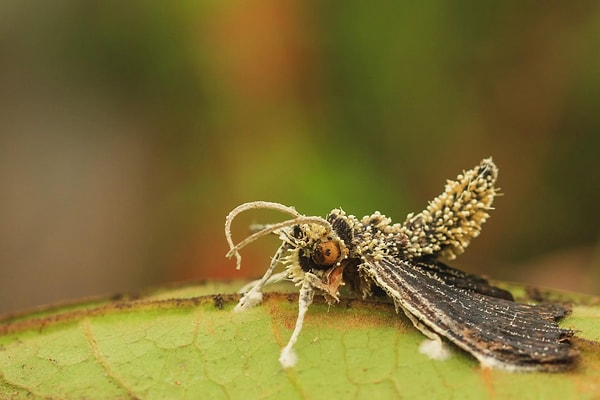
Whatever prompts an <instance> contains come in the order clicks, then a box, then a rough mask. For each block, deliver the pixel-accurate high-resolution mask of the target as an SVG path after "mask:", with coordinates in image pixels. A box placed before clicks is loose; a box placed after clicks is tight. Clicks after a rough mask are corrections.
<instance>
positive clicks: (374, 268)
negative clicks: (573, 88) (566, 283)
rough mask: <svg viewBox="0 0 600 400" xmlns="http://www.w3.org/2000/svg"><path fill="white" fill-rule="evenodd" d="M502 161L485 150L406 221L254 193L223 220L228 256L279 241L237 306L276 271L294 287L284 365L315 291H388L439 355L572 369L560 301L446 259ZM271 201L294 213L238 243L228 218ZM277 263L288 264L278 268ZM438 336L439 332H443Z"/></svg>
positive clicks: (470, 231) (464, 238) (488, 201)
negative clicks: (457, 351) (321, 212)
mask: <svg viewBox="0 0 600 400" xmlns="http://www.w3.org/2000/svg"><path fill="white" fill-rule="evenodd" d="M497 177H498V168H497V167H496V165H495V164H494V162H493V161H492V159H491V158H487V159H484V160H483V161H481V162H480V164H479V165H477V166H475V167H474V168H473V169H471V170H468V171H463V173H462V174H459V175H458V176H457V178H456V179H455V180H448V181H447V183H446V186H445V190H444V192H443V193H442V194H441V195H439V196H438V197H436V198H435V199H433V200H432V201H430V202H429V204H428V205H427V208H426V209H425V210H423V211H421V212H420V213H418V214H414V213H411V214H409V215H408V216H407V217H406V219H405V221H404V222H403V223H392V220H391V219H390V218H388V217H386V216H385V215H382V214H381V213H379V212H375V213H374V214H372V215H368V216H365V217H363V218H361V219H358V218H357V217H355V216H353V215H349V214H346V213H345V212H344V211H342V210H341V209H334V210H332V211H331V212H330V213H329V215H327V217H326V218H321V217H316V216H305V215H302V214H300V213H298V212H297V211H296V210H295V209H294V208H293V207H288V206H285V205H282V204H279V203H272V202H265V201H255V202H251V203H245V204H242V205H240V206H238V207H236V208H235V209H234V210H232V211H231V212H230V213H229V215H228V216H227V218H226V222H225V235H226V238H227V242H228V244H229V248H230V250H229V252H228V254H227V257H234V256H235V257H236V260H237V268H238V269H239V268H240V265H241V256H240V253H239V251H240V250H241V249H242V248H243V247H244V246H246V245H248V244H249V243H251V242H253V241H255V240H256V239H258V238H260V237H262V236H265V235H268V234H276V235H278V237H279V239H280V240H281V245H280V246H279V249H278V250H277V252H276V253H275V255H274V256H273V258H272V261H271V263H270V265H269V267H268V268H267V270H266V272H265V274H264V276H263V277H262V278H261V279H259V280H257V281H255V282H253V283H251V284H250V285H248V286H247V287H245V288H244V289H243V291H242V292H243V293H244V294H243V296H242V297H241V299H240V300H239V303H238V304H237V306H236V307H235V311H243V310H245V309H248V308H250V307H252V306H254V305H256V304H258V303H260V301H261V299H262V293H261V289H262V288H263V287H264V286H265V285H268V284H270V283H272V282H276V281H279V280H282V279H288V280H291V281H293V282H294V283H295V284H296V285H297V286H298V287H299V288H300V293H299V304H298V317H297V320H296V325H295V328H294V331H293V332H292V335H291V337H290V339H289V342H288V343H287V345H286V346H285V347H284V348H283V349H282V351H281V355H280V358H279V361H280V362H281V364H282V366H283V367H284V368H289V367H292V366H294V365H295V363H296V360H297V356H296V354H295V353H294V350H293V346H294V344H295V343H296V340H297V338H298V335H299V334H300V331H301V329H302V325H303V321H304V316H305V315H306V312H307V311H308V308H309V306H310V304H311V303H312V301H313V298H314V295H315V294H320V295H323V296H324V297H325V298H326V300H327V301H328V302H329V303H330V304H333V303H335V302H337V301H339V296H340V293H339V289H340V287H341V286H342V285H348V287H349V288H350V291H351V292H353V293H354V294H356V295H357V296H361V297H362V298H368V297H370V296H374V295H377V294H381V293H383V294H385V295H387V296H389V297H391V299H392V300H393V302H394V304H395V307H396V311H397V312H400V311H402V312H403V313H404V314H405V315H406V316H407V317H408V319H409V320H410V321H411V322H412V323H413V325H414V326H415V328H417V329H418V330H419V331H420V332H421V333H423V335H425V336H426V338H427V339H426V341H425V342H424V343H423V344H422V345H421V348H420V350H421V352H423V353H426V354H428V355H429V356H430V357H432V358H438V359H444V358H446V357H447V356H448V354H449V353H448V350H447V348H446V345H445V344H444V341H447V342H450V343H453V344H454V345H455V346H457V347H459V348H461V349H463V350H465V351H467V352H468V353H470V354H471V355H472V356H473V357H475V358H476V359H477V360H478V361H479V363H480V365H481V366H482V367H491V368H499V369H505V370H511V371H517V370H519V371H533V370H540V371H561V370H566V369H569V368H571V367H572V366H573V365H574V363H575V360H576V359H577V356H578V351H577V350H576V349H575V348H574V347H573V345H572V342H571V338H572V337H573V335H574V331H572V330H569V329H564V328H561V327H559V325H558V322H557V321H559V320H560V319H561V318H562V317H564V316H565V315H566V314H567V313H568V311H567V309H566V308H564V307H563V306H561V305H558V304H523V303H518V302H515V301H514V299H513V296H512V295H511V293H510V292H508V291H506V290H503V289H501V288H498V287H495V286H493V285H491V284H490V283H489V282H488V281H487V280H486V279H484V278H482V277H479V276H476V275H473V274H469V273H466V272H462V271H460V270H457V269H454V268H452V267H450V266H448V265H446V264H445V263H444V262H443V261H442V260H444V261H445V260H453V259H454V258H455V257H456V256H457V255H459V254H461V253H463V252H464V250H465V248H466V247H467V246H468V245H469V243H470V242H471V239H473V238H475V237H477V236H479V234H480V232H481V226H482V224H483V223H485V221H486V220H487V219H488V217H489V214H488V212H489V211H490V210H492V203H493V200H494V198H495V197H496V196H497V195H498V189H497V188H496V187H495V184H496V179H497ZM252 209H272V210H277V211H280V212H282V213H285V214H288V215H290V216H291V218H290V219H288V220H286V221H283V222H280V223H275V224H271V225H261V226H258V227H257V228H256V229H255V232H254V233H253V234H251V235H250V236H248V237H246V238H245V239H244V240H242V241H241V242H239V243H237V244H234V243H233V240H232V236H231V224H232V222H233V220H234V218H235V217H236V216H237V215H239V214H240V213H242V212H245V211H248V210H252ZM279 264H282V265H283V266H284V270H283V271H282V272H279V273H274V271H275V268H276V267H277V266H278V265H279ZM442 338H443V339H444V340H443V339H442Z"/></svg>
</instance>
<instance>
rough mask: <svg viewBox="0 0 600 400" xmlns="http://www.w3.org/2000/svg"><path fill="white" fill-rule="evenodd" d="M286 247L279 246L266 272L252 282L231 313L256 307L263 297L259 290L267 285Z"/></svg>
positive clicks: (284, 245) (284, 244)
mask: <svg viewBox="0 0 600 400" xmlns="http://www.w3.org/2000/svg"><path fill="white" fill-rule="evenodd" d="M286 245H287V243H283V244H282V245H281V246H279V249H278V250H277V253H275V256H274V257H273V259H272V260H271V264H270V265H269V268H267V271H266V272H265V274H264V275H263V277H262V278H261V279H259V280H258V281H255V282H252V284H253V286H252V287H251V288H250V290H248V291H247V292H246V293H244V295H243V296H242V298H241V299H240V301H239V302H238V304H237V305H236V306H235V308H234V309H233V311H235V312H239V311H244V310H247V309H249V308H252V307H254V306H255V305H257V304H258V303H260V302H261V301H262V297H263V296H262V292H261V291H260V290H261V289H262V287H263V286H264V285H265V284H267V282H269V279H270V278H271V275H273V270H274V269H275V267H276V266H277V264H279V261H280V259H281V257H282V255H283V253H284V252H285V250H286ZM277 275H279V274H277ZM277 275H275V276H277ZM245 288H246V286H245V287H244V289H245Z"/></svg>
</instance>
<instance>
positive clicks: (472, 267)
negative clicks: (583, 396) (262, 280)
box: [0, 0, 600, 312]
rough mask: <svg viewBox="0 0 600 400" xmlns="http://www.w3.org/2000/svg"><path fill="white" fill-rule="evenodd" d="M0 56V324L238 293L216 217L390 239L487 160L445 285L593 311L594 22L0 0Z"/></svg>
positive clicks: (598, 117) (574, 14) (469, 5)
mask: <svg viewBox="0 0 600 400" xmlns="http://www.w3.org/2000/svg"><path fill="white" fill-rule="evenodd" d="M0 52H1V53H0V54H1V55H0V88H1V90H0V312H11V311H16V310H20V309H25V308H29V307H32V306H35V305H38V304H43V303H47V302H54V301H57V300H64V299H72V298H77V297H81V296H87V295H98V294H113V293H117V292H123V291H127V292H130V291H135V290H139V289H141V288H143V287H146V286H149V285H160V284H163V283H165V282H172V281H181V280H192V279H195V280H203V279H233V278H250V277H257V276H259V275H260V274H261V273H262V271H263V270H264V268H265V267H266V265H267V264H268V262H269V257H270V255H271V254H272V253H273V252H274V250H275V248H276V246H277V244H276V241H275V239H264V240H262V241H260V242H258V243H256V244H255V245H253V246H250V247H248V248H247V249H245V251H244V253H243V255H244V256H245V258H244V264H243V267H242V270H241V271H236V270H235V265H234V262H233V261H231V260H227V259H225V257H224V254H225V252H226V250H227V248H226V242H225V238H224V235H223V223H224V219H225V216H226V214H227V213H228V212H229V211H230V210H231V209H232V208H233V207H235V206H237V205H238V204H240V203H242V202H246V201H252V200H269V201H277V202H282V203H284V204H287V205H293V206H295V207H296V208H297V209H298V210H299V211H300V212H302V213H305V214H312V215H321V216H324V215H326V213H327V212H328V211H329V210H330V209H332V208H334V207H340V206H341V207H343V208H344V209H345V210H346V211H347V212H349V213H352V214H355V215H358V216H362V215H364V214H370V213H372V212H373V211H375V210H379V211H381V212H383V213H385V214H387V215H389V216H391V217H392V218H394V219H395V220H397V221H402V220H403V219H404V217H405V215H406V214H407V213H408V212H410V211H420V210H422V209H423V208H424V207H425V205H426V203H427V201H428V200H429V199H431V198H432V197H434V196H436V195H437V194H439V193H440V192H441V191H442V189H443V186H444V184H445V180H446V179H447V178H454V177H455V176H456V175H457V174H458V173H459V172H460V171H462V170H463V169H468V168H471V167H473V166H474V165H476V164H477V163H478V162H479V161H480V160H481V159H482V158H484V157H488V156H493V158H494V160H495V162H496V163H497V164H498V166H499V168H500V178H499V186H500V187H501V188H502V192H503V194H504V195H503V196H502V197H499V198H497V199H496V203H495V206H496V210H495V211H494V212H493V216H492V218H491V219H490V220H489V222H488V223H487V224H486V226H485V228H484V230H483V234H482V235H481V236H480V238H478V239H477V240H476V241H474V242H473V243H472V245H471V247H470V248H469V249H468V251H467V252H466V253H465V254H464V255H463V256H461V257H460V258H459V259H457V260H455V261H454V262H453V263H452V265H454V266H457V267H460V268H462V269H465V270H468V271H472V272H477V273H482V274H486V275H488V276H491V277H494V278H497V279H504V280H512V281H522V282H527V283H531V284H534V285H539V286H550V287H555V288H560V289H566V290H577V291H582V292H589V293H600V244H599V235H598V233H599V228H598V223H599V222H600V218H599V216H598V198H599V195H600V185H599V184H600V168H599V167H598V158H599V156H600V136H599V135H600V111H599V110H600V6H599V3H597V2H595V1H578V2H564V1H562V2H559V1H557V2H543V3H539V2H528V1H507V2H494V3H491V4H490V3H486V2H483V3H480V2H472V1H456V2H448V1H431V2H399V1H383V2H377V3H373V2H346V1H306V0H290V1H280V0H264V1H263V0H250V1H209V0H206V1H197V2H195V1H178V2H168V1H162V2H161V1H156V2H146V1H131V2H129V1H109V0H102V1H77V0H58V1H47V2H22V1H3V2H1V3H0ZM276 219H281V216H279V215H276V214H273V213H259V212H257V213H250V214H249V215H246V216H244V217H242V218H240V220H239V221H238V222H237V225H236V227H235V228H236V230H235V232H234V233H235V235H236V238H238V239H240V238H241V237H242V236H243V235H244V232H245V231H246V227H247V225H248V224H250V223H252V222H270V221H273V220H276Z"/></svg>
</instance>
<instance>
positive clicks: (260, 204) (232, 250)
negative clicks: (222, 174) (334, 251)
mask: <svg viewBox="0 0 600 400" xmlns="http://www.w3.org/2000/svg"><path fill="white" fill-rule="evenodd" d="M252 209H271V210H278V211H281V212H284V213H286V214H290V215H292V216H294V217H296V218H293V219H289V220H287V221H283V222H279V223H276V224H269V225H266V227H265V228H264V229H261V230H260V231H258V232H255V233H253V234H252V235H250V236H248V237H246V238H245V239H244V240H242V241H241V242H239V243H238V244H234V243H233V239H232V238H231V223H232V221H233V219H234V218H235V217H236V216H238V215H239V214H240V213H242V212H244V211H246V210H252ZM297 224H318V225H322V226H324V227H325V228H327V229H328V230H333V228H332V227H331V224H329V222H327V221H326V220H325V219H323V218H321V217H307V216H304V215H302V214H300V213H298V212H297V211H296V210H295V209H294V208H292V207H287V206H284V205H283V204H279V203H272V202H268V201H253V202H251V203H244V204H242V205H240V206H238V207H236V208H234V209H233V210H232V211H231V212H230V213H229V215H227V218H226V219H225V237H226V238H227V243H228V244H229V251H228V252H227V254H226V256H227V257H228V258H231V257H232V256H235V258H236V264H237V265H236V268H237V269H240V267H241V265H242V256H241V255H240V253H239V251H240V250H241V249H242V248H243V247H245V246H247V245H248V244H250V243H252V242H254V241H255V240H256V239H258V238H260V237H262V236H265V235H268V234H269V233H273V232H276V231H278V230H279V229H281V228H285V227H287V226H292V225H297ZM275 259H277V257H275Z"/></svg>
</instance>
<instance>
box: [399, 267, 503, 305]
mask: <svg viewBox="0 0 600 400" xmlns="http://www.w3.org/2000/svg"><path fill="white" fill-rule="evenodd" d="M411 264H412V265H415V266H417V267H419V268H421V269H422V270H423V271H426V272H430V273H432V274H434V275H435V276H437V277H439V278H440V279H442V280H443V281H444V282H445V283H447V284H449V285H453V286H456V287H459V288H462V289H467V290H471V291H474V292H477V293H481V294H484V295H486V296H491V297H497V298H499V299H506V300H514V298H513V296H512V294H511V293H510V292H509V291H507V290H504V289H500V288H498V287H496V286H492V285H490V283H489V282H488V281H487V280H486V279H484V278H482V277H480V276H477V275H473V274H469V273H467V272H463V271H460V270H458V269H454V268H452V267H450V266H448V265H446V264H444V263H442V262H440V261H438V260H436V259H434V258H433V257H423V258H419V259H416V260H412V261H411Z"/></svg>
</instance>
